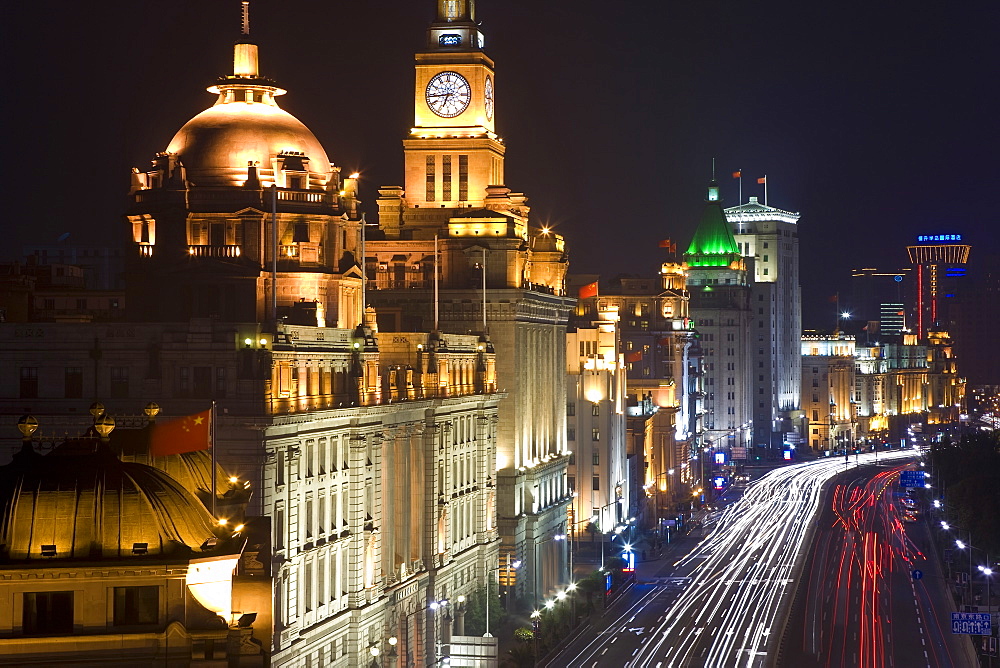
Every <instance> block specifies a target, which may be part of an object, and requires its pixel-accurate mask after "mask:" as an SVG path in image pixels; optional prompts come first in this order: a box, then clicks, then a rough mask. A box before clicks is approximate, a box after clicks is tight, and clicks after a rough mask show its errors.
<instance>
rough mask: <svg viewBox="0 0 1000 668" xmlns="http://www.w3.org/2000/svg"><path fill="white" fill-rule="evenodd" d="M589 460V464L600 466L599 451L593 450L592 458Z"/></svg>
mask: <svg viewBox="0 0 1000 668" xmlns="http://www.w3.org/2000/svg"><path fill="white" fill-rule="evenodd" d="M591 459H592V461H591V463H592V464H593V465H594V466H600V465H601V452H600V451H599V450H594V455H593V457H592V458H591Z"/></svg>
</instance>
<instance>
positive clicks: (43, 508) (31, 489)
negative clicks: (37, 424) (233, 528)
mask: <svg viewBox="0 0 1000 668" xmlns="http://www.w3.org/2000/svg"><path fill="white" fill-rule="evenodd" d="M214 529H215V527H214V522H213V519H212V516H211V514H210V513H209V512H208V510H206V509H205V506H204V505H202V503H201V502H200V501H199V500H198V499H197V498H195V496H194V495H193V494H192V493H191V492H189V491H188V490H186V489H184V487H182V486H181V484H180V483H178V482H177V481H176V480H174V479H173V478H171V477H170V476H169V475H167V474H166V473H165V472H163V471H161V470H159V469H156V468H153V467H151V466H146V465H144V464H137V463H129V462H122V461H120V460H119V459H118V457H116V456H115V455H114V454H113V453H112V452H111V451H110V449H109V448H108V447H107V446H106V445H104V444H101V443H98V442H96V441H95V439H78V440H70V441H67V442H65V443H63V444H62V445H60V446H59V447H58V448H56V449H55V450H53V451H52V452H51V453H50V454H48V455H45V456H41V455H38V454H36V453H34V452H30V451H22V452H21V453H19V454H18V455H17V456H15V458H14V461H12V462H11V463H10V464H8V465H6V466H3V467H0V558H4V559H10V560H26V559H31V560H36V559H51V558H56V559H60V558H75V559H101V558H123V557H132V558H136V557H139V556H142V555H147V554H148V555H176V556H178V557H186V556H188V555H190V554H191V552H195V553H197V552H200V551H202V546H204V545H205V544H206V541H209V539H212V538H215V533H214ZM214 542H215V541H213V542H212V543H211V544H214Z"/></svg>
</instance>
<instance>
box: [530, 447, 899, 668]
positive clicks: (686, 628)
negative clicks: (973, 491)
mask: <svg viewBox="0 0 1000 668" xmlns="http://www.w3.org/2000/svg"><path fill="white" fill-rule="evenodd" d="M913 456H914V453H913V451H912V450H910V451H902V452H899V451H897V452H893V453H883V454H881V455H879V460H880V461H881V462H889V461H901V460H904V459H912V457H913ZM871 459H872V456H871V455H862V456H861V457H860V459H857V460H856V459H855V458H853V457H852V458H851V461H850V464H848V465H845V463H844V460H842V459H839V458H838V459H824V460H819V461H816V462H809V463H804V464H795V465H791V466H787V467H783V468H779V469H775V470H774V471H771V472H770V473H768V474H766V475H764V476H763V477H762V478H760V479H759V480H757V481H755V482H753V483H751V484H750V485H749V486H748V487H747V488H746V489H745V491H744V493H743V496H742V498H740V499H739V500H738V501H735V502H733V503H731V504H730V505H728V506H727V507H726V508H725V510H723V511H722V512H721V513H720V514H719V516H718V517H717V518H716V520H715V522H714V524H713V525H712V526H711V527H710V528H709V529H708V530H707V531H706V534H707V535H705V536H704V538H703V539H702V540H701V541H692V542H693V543H694V544H693V545H692V546H691V550H690V552H688V553H687V554H686V555H684V556H683V557H681V558H680V559H678V560H676V561H675V562H673V563H671V564H663V565H661V566H659V567H658V568H653V569H651V570H650V569H647V570H644V571H642V582H641V583H640V584H638V585H636V586H635V588H634V589H633V591H632V592H629V595H628V596H626V597H623V600H622V601H621V602H620V604H619V605H616V606H614V607H613V608H612V609H611V610H610V611H608V613H607V614H606V615H605V617H604V619H603V620H602V623H601V624H598V625H596V626H595V627H594V628H593V629H591V632H589V633H586V634H584V635H583V636H582V637H581V638H578V639H577V640H575V641H574V642H572V643H570V645H569V646H568V647H567V648H566V649H565V650H564V651H563V652H561V653H560V654H559V655H558V656H556V657H554V658H553V659H552V660H551V661H550V662H549V665H550V666H588V667H591V668H595V667H600V666H616V667H619V666H632V667H638V666H649V667H651V668H667V667H676V668H682V667H688V666H689V667H695V666H698V667H700V666H740V667H744V666H745V667H747V668H751V667H759V666H764V665H765V661H766V659H767V657H768V655H769V654H772V655H773V653H774V651H775V650H776V644H777V639H778V635H779V631H780V627H781V626H783V624H784V620H785V613H786V612H787V610H788V607H789V604H790V602H791V599H792V596H793V593H794V590H795V579H796V578H797V577H798V568H797V567H798V566H799V565H801V564H802V563H803V561H804V560H803V559H802V557H803V554H804V551H805V548H806V547H807V546H808V545H809V544H810V536H811V531H810V527H811V526H812V523H813V522H814V521H815V519H816V516H817V514H818V512H819V508H820V503H821V500H822V498H823V495H822V491H823V488H824V485H825V484H826V483H827V482H828V481H829V480H830V479H831V478H833V477H834V476H836V475H838V474H840V473H843V472H844V471H845V469H846V468H848V467H853V466H855V465H856V462H860V463H861V464H862V465H863V464H866V463H868V462H870V461H871Z"/></svg>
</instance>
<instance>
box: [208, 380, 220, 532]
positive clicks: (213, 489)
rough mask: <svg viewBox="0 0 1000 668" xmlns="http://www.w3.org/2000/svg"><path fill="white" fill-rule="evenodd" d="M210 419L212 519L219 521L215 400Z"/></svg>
mask: <svg viewBox="0 0 1000 668" xmlns="http://www.w3.org/2000/svg"><path fill="white" fill-rule="evenodd" d="M209 419H210V420H211V421H212V423H211V424H210V425H209V432H208V433H209V434H210V435H211V439H212V517H213V518H215V519H219V518H218V515H217V514H216V512H215V496H216V494H215V479H216V477H217V476H216V472H215V467H216V464H217V463H218V461H217V459H216V456H217V455H216V452H215V400H214V399H213V400H212V413H211V417H210V418H209Z"/></svg>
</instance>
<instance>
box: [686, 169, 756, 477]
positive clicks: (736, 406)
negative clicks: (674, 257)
mask: <svg viewBox="0 0 1000 668" xmlns="http://www.w3.org/2000/svg"><path fill="white" fill-rule="evenodd" d="M684 263H685V265H687V268H688V279H687V287H688V290H689V291H690V295H691V301H690V314H691V318H692V319H693V320H694V323H695V328H696V329H697V331H698V333H699V335H700V337H701V347H702V353H703V358H702V359H703V362H704V384H703V387H704V392H705V396H704V404H703V406H704V411H705V415H704V419H703V428H704V445H705V447H708V448H711V449H712V451H714V452H713V454H712V456H711V457H710V458H709V461H710V462H712V461H715V453H719V452H724V453H726V456H725V461H726V462H727V463H728V462H729V461H730V456H731V454H732V450H731V449H732V448H733V447H735V446H748V445H751V444H752V438H751V436H752V429H751V427H752V422H753V413H752V406H753V404H752V401H753V397H754V396H755V394H754V392H755V388H754V385H753V378H755V376H753V375H752V372H753V369H752V367H751V354H750V353H751V345H752V343H753V342H752V341H751V339H752V338H754V336H753V335H754V334H756V330H755V329H753V328H754V327H755V325H754V314H753V310H752V308H753V304H752V303H751V291H750V284H749V280H750V277H749V272H748V269H747V262H746V259H745V258H744V257H743V255H742V254H741V253H740V248H739V246H738V245H737V243H736V239H735V237H734V236H733V232H732V229H731V227H730V225H729V223H728V221H727V220H726V214H725V211H723V209H722V198H721V197H720V196H719V186H718V184H717V183H716V182H715V181H714V180H713V181H712V182H711V183H710V184H709V186H708V195H707V197H706V199H705V209H704V211H703V213H702V215H701V220H700V222H699V223H698V227H697V229H696V230H695V233H694V238H693V239H692V240H691V245H690V246H688V249H687V251H686V252H685V253H684ZM720 474H722V469H717V470H711V469H709V468H707V467H706V471H705V478H706V480H705V481H704V482H705V483H708V482H709V481H708V478H710V477H712V476H713V475H720Z"/></svg>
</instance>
